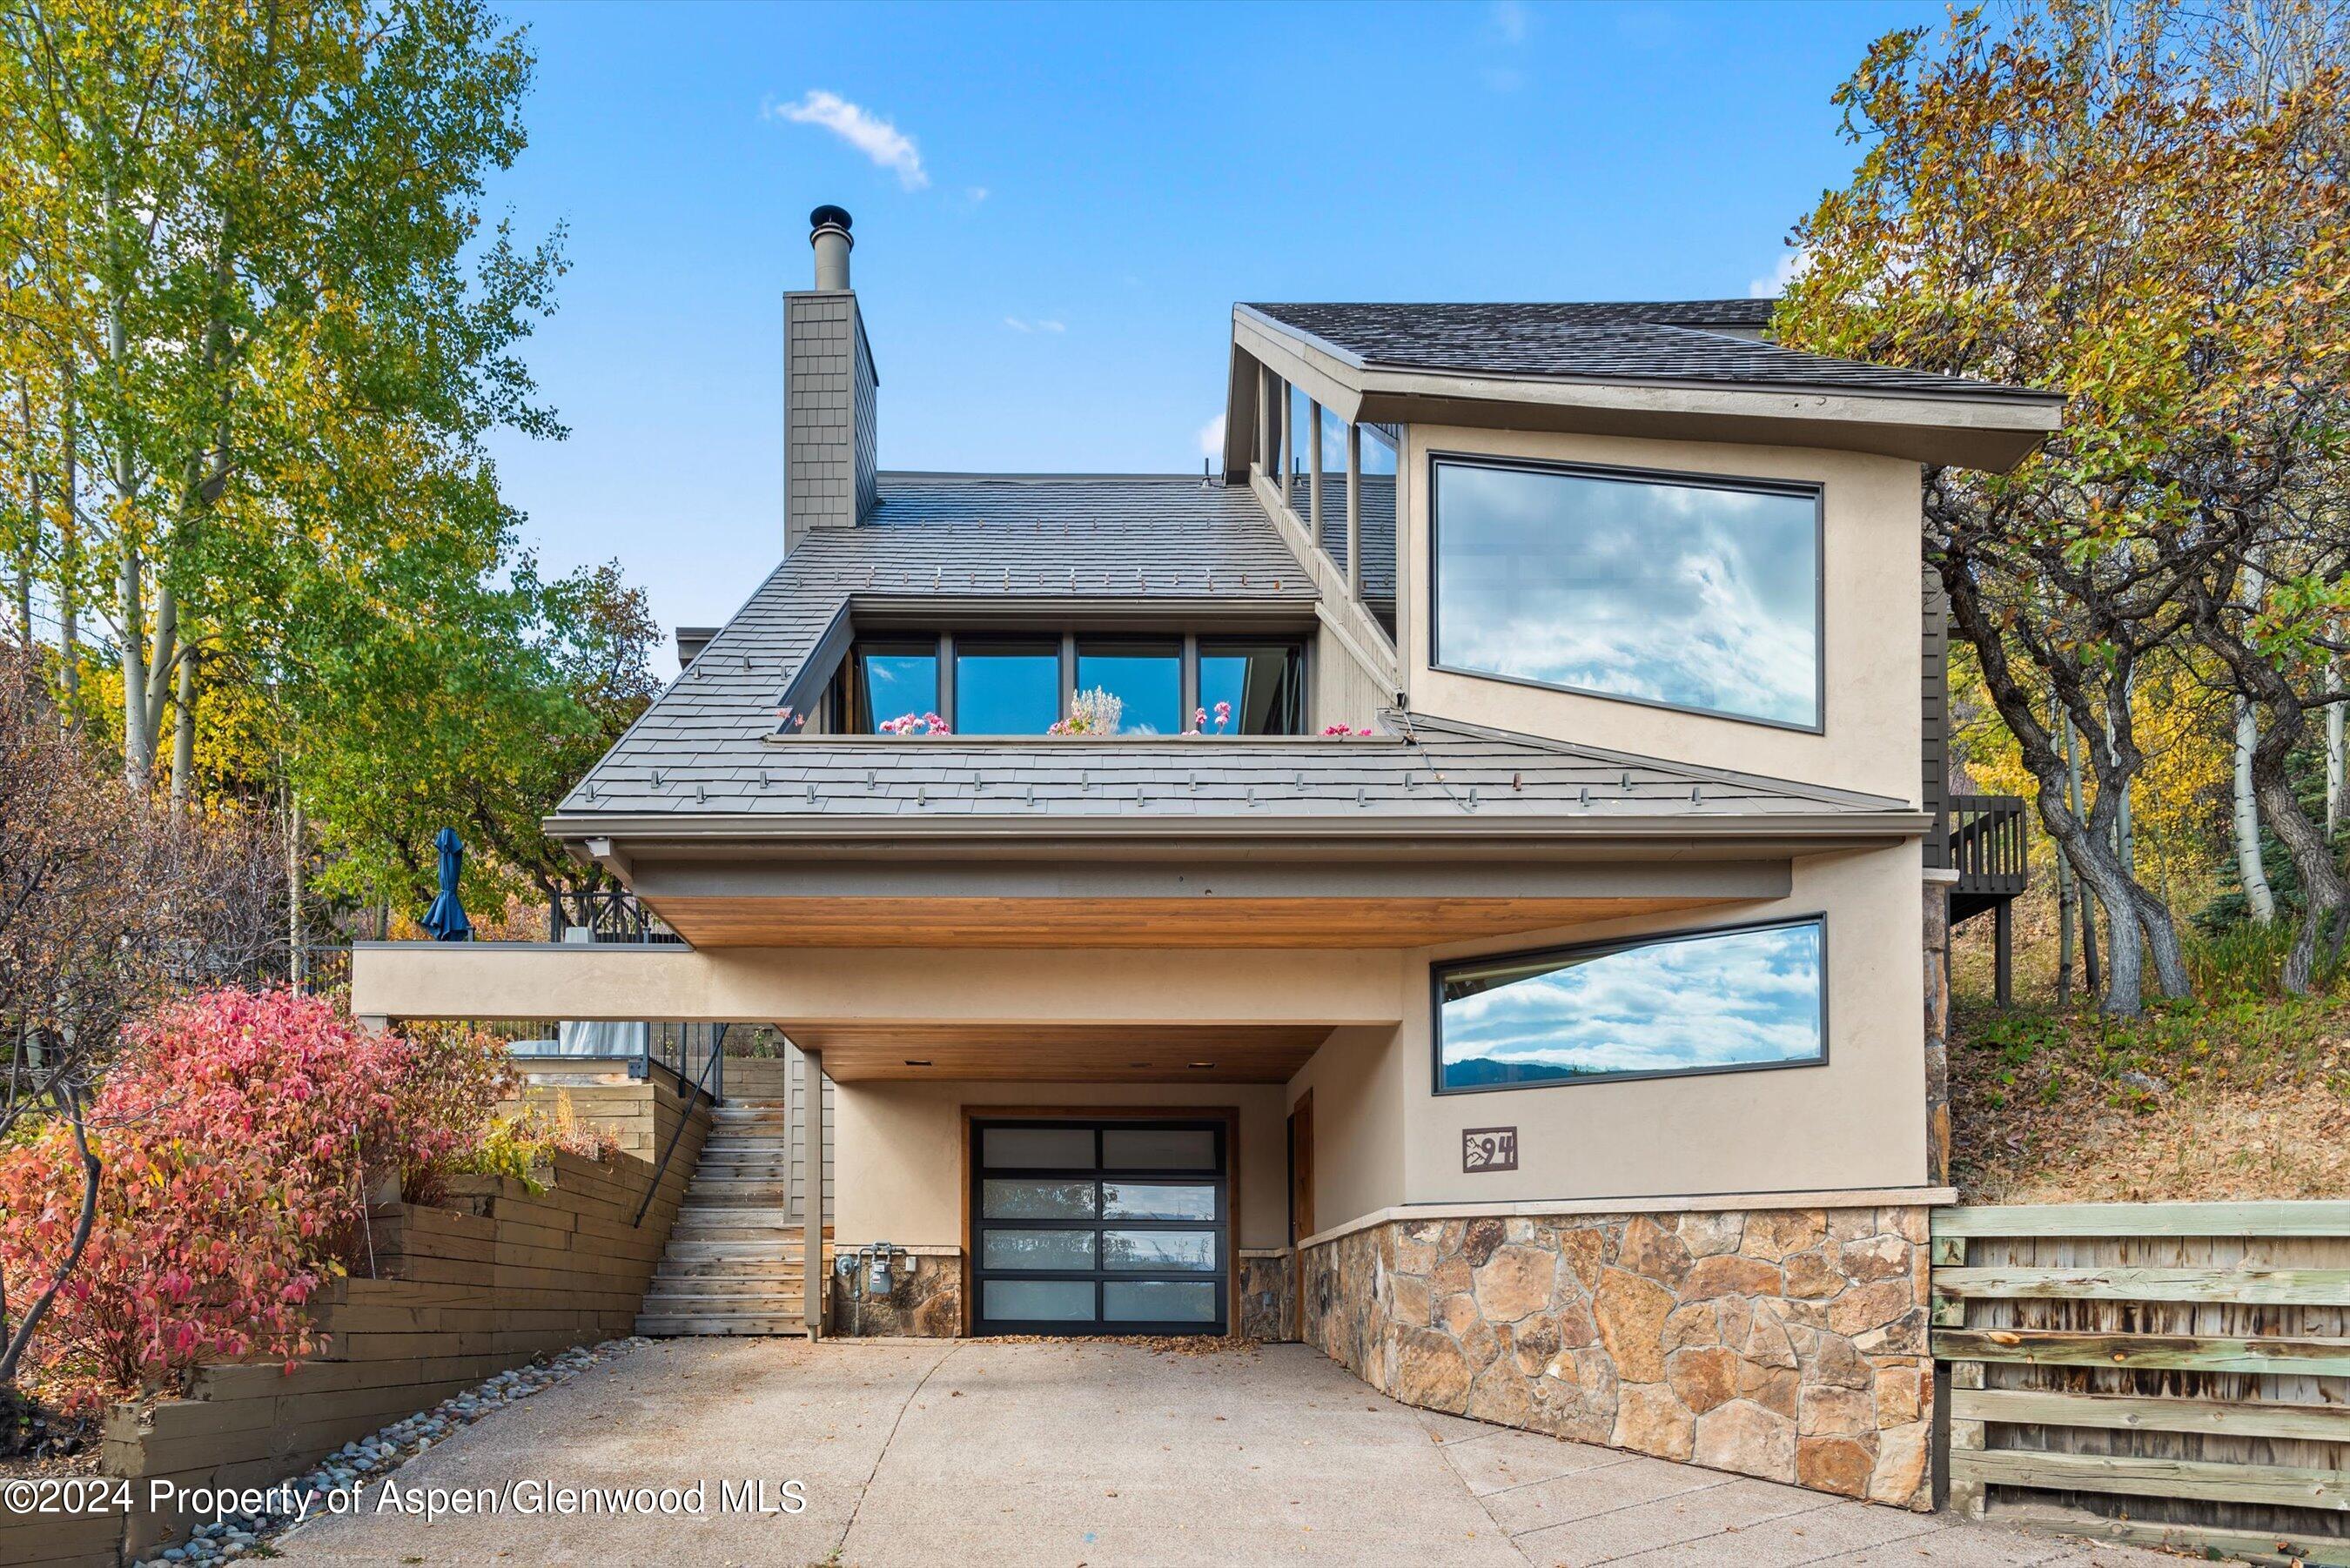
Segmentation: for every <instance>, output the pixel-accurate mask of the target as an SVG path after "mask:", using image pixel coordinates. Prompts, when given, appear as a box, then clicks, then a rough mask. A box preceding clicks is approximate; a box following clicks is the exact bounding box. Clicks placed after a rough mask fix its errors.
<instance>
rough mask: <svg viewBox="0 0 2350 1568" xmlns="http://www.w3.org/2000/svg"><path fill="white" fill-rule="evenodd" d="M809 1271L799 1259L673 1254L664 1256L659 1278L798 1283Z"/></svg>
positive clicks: (757, 1255)
mask: <svg viewBox="0 0 2350 1568" xmlns="http://www.w3.org/2000/svg"><path fill="white" fill-rule="evenodd" d="M805 1272H806V1270H804V1269H802V1268H801V1267H800V1261H799V1260H798V1259H797V1258H788V1259H786V1258H775V1257H768V1256H764V1255H761V1254H757V1253H751V1254H745V1255H743V1256H739V1257H726V1256H724V1255H723V1254H722V1255H721V1256H718V1257H715V1258H702V1257H695V1256H693V1255H692V1254H691V1253H689V1254H686V1255H684V1256H682V1257H681V1256H680V1255H679V1254H677V1253H675V1252H669V1253H665V1254H663V1255H662V1258H661V1261H660V1273H659V1274H658V1275H657V1276H656V1277H658V1278H663V1279H665V1278H667V1277H669V1276H670V1275H672V1274H682V1275H689V1276H691V1277H694V1278H707V1279H713V1280H793V1281H796V1280H798V1279H799V1277H800V1276H801V1275H802V1274H803V1273H805Z"/></svg>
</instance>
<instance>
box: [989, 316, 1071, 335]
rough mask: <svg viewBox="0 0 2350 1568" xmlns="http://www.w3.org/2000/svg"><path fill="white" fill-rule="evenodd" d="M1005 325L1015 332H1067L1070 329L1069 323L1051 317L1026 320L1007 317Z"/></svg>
mask: <svg viewBox="0 0 2350 1568" xmlns="http://www.w3.org/2000/svg"><path fill="white" fill-rule="evenodd" d="M1003 325H1004V326H1006V327H1010V328H1012V330H1013V331H1014V332H1066V331H1067V330H1068V329H1069V324H1068V323H1067V322H1066V321H1055V320H1054V319H1052V318H1051V317H1036V318H1035V319H1033V320H1024V319H1022V318H1021V317H1017V316H1007V317H1004V318H1003Z"/></svg>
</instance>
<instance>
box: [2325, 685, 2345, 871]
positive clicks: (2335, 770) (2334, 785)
mask: <svg viewBox="0 0 2350 1568" xmlns="http://www.w3.org/2000/svg"><path fill="white" fill-rule="evenodd" d="M2325 690H2326V692H2327V694H2328V695H2332V696H2338V695H2340V693H2341V691H2342V661H2341V660H2340V659H2328V660H2327V661H2326V664H2325ZM2342 762H2343V724H2342V704H2341V703H2339V702H2334V703H2329V704H2328V705H2327V706H2326V710H2325V836H2326V837H2328V838H2332V837H2333V836H2334V835H2335V834H2336V833H2338V832H2340V831H2341V830H2342V784H2343V779H2342Z"/></svg>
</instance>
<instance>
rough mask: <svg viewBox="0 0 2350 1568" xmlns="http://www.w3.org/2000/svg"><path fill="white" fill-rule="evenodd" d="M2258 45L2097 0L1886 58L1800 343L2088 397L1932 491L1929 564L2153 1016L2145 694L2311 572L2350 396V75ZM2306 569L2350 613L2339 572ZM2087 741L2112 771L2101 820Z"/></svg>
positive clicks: (2176, 13)
mask: <svg viewBox="0 0 2350 1568" xmlns="http://www.w3.org/2000/svg"><path fill="white" fill-rule="evenodd" d="M2241 45H2242V38H2241V35H2238V34H2226V33H2220V32H2217V31H2213V30H2211V29H2210V28H2208V27H2205V26H2202V25H2201V24H2200V23H2199V22H2198V20H2197V19H2196V17H2195V16H2192V15H2191V14H2189V13H2188V12H2187V11H2186V10H2185V9H2184V8H2183V7H2179V6H2177V5H2167V4H2149V5H2139V6H2124V7H2115V6H2112V5H2104V4H2090V3H2087V0H2055V3H2054V4H2053V5H2049V6H2048V7H2046V8H2045V9H2044V10H2027V11H2022V12H2019V13H2016V14H2014V15H2013V17H2012V22H2011V23H2009V24H2007V25H2003V26H1993V25H1992V23H1991V21H1989V20H1988V19H1987V18H1986V17H1985V16H1984V15H1983V14H1982V13H1981V12H1979V11H1975V12H1966V13H1961V14H1960V15H1959V16H1955V17H1954V18H1953V19H1952V21H1951V23H1950V27H1949V28H1948V30H1947V32H1946V33H1945V34H1944V35H1943V36H1940V37H1939V39H1929V36H1928V35H1927V34H1926V33H1925V32H1924V31H1923V30H1912V31H1906V32H1900V33H1896V34H1893V35H1890V36H1887V37H1885V38H1883V39H1881V40H1879V41H1878V42H1877V45H1876V46H1875V47H1872V49H1871V50H1870V52H1869V54H1868V56H1867V57H1866V59H1865V60H1864V61H1863V63H1862V65H1861V67H1860V68H1859V69H1858V70H1857V71H1856V73H1855V75H1854V76H1853V78H1852V79H1851V80H1850V81H1849V82H1847V83H1846V85H1845V87H1844V88H1842V89H1841V90H1840V92H1839V93H1838V95H1837V101H1838V103H1839V104H1840V105H1841V106H1842V107H1843V109H1845V112H1846V126H1847V130H1848V132H1849V134H1850V136H1851V137H1852V139H1853V140H1855V141H1856V143H1858V144H1859V145H1860V146H1861V147H1862V148H1863V149H1864V151H1863V154H1862V157H1861V161H1860V164H1859V167H1858V169H1857V170H1856V172H1855V175H1854V177H1853V180H1852V182H1850V184H1848V185H1847V186H1846V187H1845V188H1843V189H1841V190H1835V191H1831V192H1827V193H1826V194H1825V195H1824V196H1823V197H1822V198H1821V201H1820V202H1819V205H1818V206H1817V207H1816V208H1815V209H1814V211H1813V213H1811V214H1810V216H1809V217H1807V218H1806V219H1805V220H1804V222H1803V223H1802V224H1801V225H1799V227H1798V229H1797V231H1796V238H1797V240H1798V241H1799V243H1800V244H1802V245H1803V246H1804V254H1805V255H1806V258H1807V265H1806V268H1805V270H1804V272H1803V273H1802V275H1800V276H1799V277H1798V279H1797V280H1796V282H1795V283H1794V286H1792V287H1791V288H1790V290H1789V291H1788V294H1787V296H1786V298H1785V299H1784V301H1783V303H1782V306H1781V307H1780V309H1779V311H1778V313H1777V317H1776V320H1775V329H1776V331H1777V333H1778V335H1779V337H1781V338H1782V339H1783V340H1784V341H1786V342H1789V343H1791V344H1794V345H1796V346H1798V347H1803V348H1812V349H1815V350H1819V351H1822V352H1825V353H1832V354H1841V355H1847V356H1851V357H1854V358H1866V359H1873V360H1877V361H1880V362H1884V363H1891V364H1899V365H1905V366H1910V367H1915V368H1920V369H1933V370H1940V371H1947V372H1950V373H1952V374H1960V375H1968V376H1974V377H1981V378H1984V379H1991V380H1997V381H2007V382H2017V383H2022V384H2027V385H2031V386H2035V387H2041V388H2046V389H2054V390H2059V391H2061V392H2063V393H2064V396H2065V399H2066V402H2065V409H2064V430H2063V431H2061V432H2060V433H2059V434H2058V435H2056V436H2055V437H2054V439H2052V440H2051V441H2049V442H2048V443H2047V444H2046V446H2045V447H2044V448H2043V450H2042V451H2041V452H2039V453H2038V454H2037V455H2035V456H2034V457H2033V458H2031V459H2028V460H2027V461H2026V462H2024V463H2023V464H2022V465H2021V466H2020V467H2019V468H2018V469H2017V470H2016V471H2015V472H2013V473H2012V474H2006V475H1986V474H1981V473H1973V472H1961V471H1958V470H1951V469H1929V471H1928V472H1927V474H1926V515H1927V524H1928V540H1927V554H1928V557H1929V561H1931V563H1932V564H1933V565H1934V566H1936V567H1937V568H1938V569H1939V574H1940V576H1941V578H1942V582H1943V585H1944V587H1945V588H1946V589H1947V590H1948V592H1949V594H1950V602H1951V613H1952V618H1953V623H1954V626H1955V627H1956V628H1957V629H1958V630H1959V631H1960V632H1961V633H1962V634H1963V635H1964V637H1965V638H1966V639H1967V641H1968V642H1969V643H1970V645H1971V648H1972V651H1973V652H1974V654H1975V656H1976V659H1977V662H1978V665H1979V668H1980V670H1981V676H1982V679H1983V683H1984V689H1985V691H1986V693H1987V694H1988V696H1989V698H1990V700H1991V701H1992V703H1993V704H1994V705H1995V707H1996V708H1997V710H1998V712H1999V715H2000V717H2001V719H2002V721H2003V722H2004V723H2005V725H2006V727H2007V729H2008V730H2009V731H2011V732H2012V733H2013V735H2014V737H2015V740H2016V742H2017V744H2018V748H2019V750H2020V753H2021V756H2022V763H2023V764H2024V766H2025V768H2026V769H2027V770H2028V771H2029V773H2030V774H2032V776H2033V779H2034V780H2035V781H2036V783H2037V784H2038V786H2039V788H2038V795H2039V811H2040V816H2041V820H2042V822H2043V824H2044V825H2045V826H2046V827H2047V829H2048V831H2049V833H2050V834H2051V836H2053V837H2054V838H2055V840H2056V841H2057V842H2058V844H2059V845H2060V846H2062V849H2063V851H2064V854H2065V855H2066V856H2067V857H2068V858H2069V860H2070V861H2071V863H2072V865H2073V866H2074V868H2075V869H2076V870H2077V871H2078V872H2079V873H2080V875H2081V877H2082V878H2083V880H2084V881H2085V883H2086V884H2087V885H2088V886H2089V888H2091V889H2092V890H2093V891H2094V892H2095V895H2096V898H2097V899H2098V901H2099V903H2100V904H2102V905H2103V907H2104V908H2105V910H2106V915H2107V919H2108V921H2109V925H2110V934H2111V938H2112V941H2111V958H2112V961H2113V962H2112V974H2111V981H2112V983H2111V985H2110V986H2109V988H2108V992H2107V995H2106V1006H2107V1007H2108V1008H2109V1009H2110V1010H2112V1011H2115V1012H2124V1013H2130V1012H2136V1011H2137V1008H2138V1006H2139V994H2138V992H2139V985H2140V974H2141V967H2140V966H2141V961H2142V958H2143V956H2145V955H2146V954H2147V953H2149V952H2150V954H2151V956H2152V958H2153V961H2154V967H2155V971H2156V978H2157V980H2158V983H2159V985H2160V987H2161V989H2162V990H2163V991H2164V992H2166V993H2167V994H2172V995H2177V994H2181V993H2183V992H2185V991H2186V990H2187V989H2188V983H2189V981H2188V974H2187V970H2186V966H2185V963H2184V961H2183V958H2182V955H2181V952H2180V950H2179V945H2178V937H2177V933H2176V931H2175V929H2174V927H2173V924H2172V920H2171V917H2170V913H2169V910H2168V908H2167V906H2166V905H2165V903H2164V901H2163V900H2162V898H2160V897H2158V895H2157V894H2156V893H2155V892H2153V891H2152V890H2150V889H2149V888H2147V886H2146V885H2145V884H2144V883H2143V882H2142V881H2141V880H2140V878H2139V877H2138V876H2137V867H2136V866H2135V865H2134V863H2133V861H2132V858H2131V857H2130V855H2129V853H2128V850H2127V842H2126V834H2125V833H2124V832H2122V831H2121V813H2122V812H2123V810H2124V808H2125V803H2126V800H2127V798H2128V792H2129V788H2130V786H2131V784H2132V783H2133V781H2134V780H2136V779H2137V778H2138V777H2139V776H2140V774H2142V772H2143V771H2144V769H2145V767H2146V764H2147V755H2146V752H2145V750H2144V747H2143V745H2142V743H2141V740H2140V737H2139V734H2138V732H2137V711H2136V710H2135V708H2134V704H2133V700H2132V694H2133V692H2134V691H2135V690H2136V689H2137V685H2138V683H2139V682H2140V681H2141V680H2144V679H2147V677H2148V675H2149V672H2155V673H2158V674H2159V673H2161V672H2162V670H2164V669H2165V668H2166V667H2169V666H2174V665H2178V664H2179V663H2181V662H2183V661H2189V654H2188V652H2187V649H2188V648H2189V645H2190V644H2194V643H2196V642H2197V641H2198V639H2199V633H2203V634H2206V635H2202V636H2201V641H2202V642H2203V644H2204V646H2205V657H2201V658H2199V659H2195V660H2192V661H2191V662H2192V672H2193V673H2194V674H2196V675H2198V676H2208V675H2209V674H2210V673H2211V672H2212V671H2214V670H2225V669H2226V667H2227V666H2228V665H2229V663H2230V660H2229V659H2228V658H2227V657H2226V655H2225V653H2224V652H2221V651H2216V643H2215V641H2214V639H2213V638H2212V637H2211V636H2210V635H2208V632H2209V628H2211V627H2212V626H2215V625H2230V626H2231V627H2232V623H2230V622H2229V621H2228V618H2227V617H2226V616H2225V615H2224V614H2215V613H2207V611H2208V606H2206V605H2205V604H2204V602H2203V601H2204V600H2206V599H2207V598H2210V597H2215V596H2216V598H2217V599H2218V600H2219V601H2220V603H2222V604H2225V603H2227V602H2229V601H2230V600H2241V597H2242V596H2241V593H2240V592H2239V589H2240V587H2241V585H2242V584H2243V582H2244V581H2245V579H2246V578H2247V576H2248V575H2260V576H2262V577H2263V578H2264V579H2271V578H2275V577H2279V576H2282V575H2283V573H2284V572H2285V571H2286V570H2287V569H2288V560H2287V557H2288V556H2290V555H2291V552H2290V551H2289V550H2286V549H2284V548H2283V547H2282V545H2281V544H2280V542H2279V535H2278V534H2277V532H2276V526H2275V525H2276V524H2277V523H2278V521H2279V519H2280V517H2281V516H2282V513H2281V512H2280V510H2279V508H2278V507H2277V506H2276V505H2275V503H2276V502H2277V501H2278V500H2279V499H2280V498H2281V497H2283V496H2285V495H2288V494H2290V493H2296V492H2299V491H2302V490H2303V489H2305V488H2307V487H2308V486H2311V485H2313V484H2314V483H2318V482H2319V481H2320V480H2321V478H2322V476H2324V475H2325V474H2326V473H2327V472H2328V471H2329V468H2330V465H2331V463H2332V462H2333V461H2334V443H2335V439H2336V436H2337V433H2338V431H2339V418H2338V414H2339V410H2340V400H2341V395H2342V389H2343V387H2344V385H2345V369H2350V330H2345V328H2350V314H2346V313H2345V303H2350V300H2346V299H2345V286H2350V191H2346V190H2345V184H2344V182H2342V180H2341V179H2340V178H2339V172H2340V171H2339V169H2338V168H2337V167H2336V163H2337V161H2338V157H2339V154H2340V151H2341V148H2342V145H2343V140H2342V137H2341V134H2340V132H2341V128H2342V126H2343V124H2344V102H2345V99H2344V92H2343V82H2342V78H2341V76H2340V73H2339V72H2338V71H2337V70H2335V69H2334V68H2333V67H2331V66H2330V65H2329V64H2326V63H2324V61H2323V60H2319V61H2318V62H2316V63H2314V64H2312V65H2311V66H2310V67H2308V68H2305V69H2301V70H2298V71H2294V72H2290V73H2285V74H2284V75H2282V76H2278V75H2275V74H2269V75H2265V76H2262V77H2261V78H2259V79H2258V80H2257V81H2256V80H2255V79H2254V77H2253V74H2252V73H2251V72H2249V71H2248V70H2246V69H2245V68H2244V64H2245V62H2244V59H2243V57H2242V49H2241ZM2290 569H2292V570H2293V572H2295V573H2296V574H2297V575H2296V576H2295V577H2294V579H2293V580H2294V581H2296V582H2298V583H2300V584H2301V585H2302V586H2303V588H2304V589H2306V590H2307V591H2308V593H2309V594H2310V596H2311V597H2314V599H2316V600H2318V601H2323V602H2333V585H2334V584H2335V583H2338V576H2339V570H2340V563H2339V560H2338V558H2330V559H2329V560H2319V559H2316V558H2314V557H2313V558H2303V559H2301V560H2299V561H2297V562H2292V563H2290ZM2328 574H2332V575H2331V576H2329V575H2328ZM2294 602H2301V601H2300V600H2299V599H2298V598H2296V600H2295V601H2294ZM2304 619H2305V618H2304ZM2233 629H2234V631H2237V632H2240V631H2241V628H2233ZM2231 634H2232V633H2231ZM2238 640H2240V641H2241V640H2242V639H2241V637H2239V638H2238ZM2278 640H2280V639H2271V646H2272V647H2273V646H2274V645H2275V644H2276V643H2277V641H2278ZM2261 657H2262V656H2261V655H2256V656H2255V658H2254V660H2253V662H2258V661H2259V659H2260V658H2261ZM2246 694H2247V696H2248V697H2249V698H2250V700H2252V701H2262V702H2270V701H2272V699H2273V693H2262V694H2253V693H2251V692H2249V691H2248V692H2247V693H2246ZM2052 695H2053V698H2054V704H2055V709H2056V713H2057V717H2056V718H2055V719H2054V720H2053V721H2052V719H2051V716H2050V711H2049V703H2050V701H2051V697H2052ZM2067 727H2069V728H2070V729H2071V730H2072V731H2073V732H2074V733H2076V734H2077V735H2078V737H2079V738H2080V742H2081V745H2082V747H2083V750H2084V753H2085V758H2086V761H2087V763H2088V765H2089V770H2090V772H2091V774H2092V775H2093V779H2092V783H2093V786H2094V787H2093V789H2092V790H2091V793H2090V798H2089V800H2088V802H2087V803H2086V805H2085V809H2084V810H2082V811H2081V812H2078V813H2076V812H2075V811H2074V809H2073V808H2072V807H2071V805H2069V804H2068V802H2067V800H2066V792H2065V789H2064V775H2065V764H2064V750H2065V738H2064V730H2065V729H2066V728H2067ZM2271 760H2272V761H2273V762H2274V763H2276V764H2277V767H2278V774H2277V776H2278V777H2280V778H2281V777H2282V771H2281V769H2282V754H2281V753H2280V754H2279V755H2278V756H2277V757H2275V758H2273V759H2271ZM2272 794H2275V795H2277V796H2278V797H2279V798H2277V799H2272V798H2271V795H2272ZM2289 798H2290V792H2289V791H2277V792H2269V793H2264V794H2262V805H2263V809H2264V810H2266V809H2268V808H2270V807H2272V806H2281V805H2282V802H2284V801H2287V800H2289ZM2281 831H2282V830H2281Z"/></svg>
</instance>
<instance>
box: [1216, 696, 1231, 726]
mask: <svg viewBox="0 0 2350 1568" xmlns="http://www.w3.org/2000/svg"><path fill="white" fill-rule="evenodd" d="M1231 722H1232V704H1231V703H1230V702H1219V703H1217V704H1216V728H1217V729H1218V730H1222V728H1223V727H1224V726H1225V725H1227V724H1229V723H1231Z"/></svg>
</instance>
